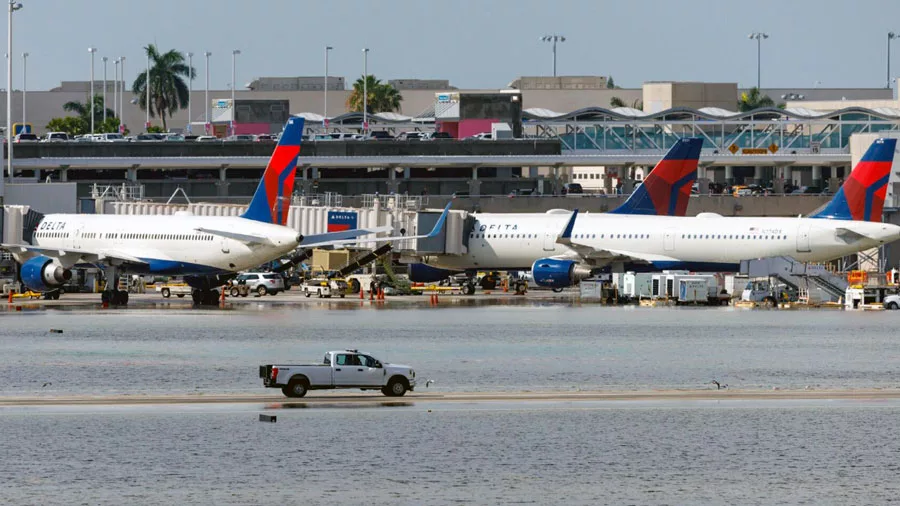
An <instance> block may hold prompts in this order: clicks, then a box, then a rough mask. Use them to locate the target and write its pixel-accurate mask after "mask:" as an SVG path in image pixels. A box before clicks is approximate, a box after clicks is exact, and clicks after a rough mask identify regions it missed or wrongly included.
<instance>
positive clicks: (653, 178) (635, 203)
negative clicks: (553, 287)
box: [409, 137, 703, 283]
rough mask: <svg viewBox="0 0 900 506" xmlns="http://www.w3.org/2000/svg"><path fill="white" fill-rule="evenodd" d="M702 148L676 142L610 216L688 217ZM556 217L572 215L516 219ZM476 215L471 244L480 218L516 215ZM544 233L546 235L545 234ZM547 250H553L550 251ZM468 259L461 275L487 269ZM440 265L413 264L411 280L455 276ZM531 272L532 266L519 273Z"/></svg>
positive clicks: (689, 140)
mask: <svg viewBox="0 0 900 506" xmlns="http://www.w3.org/2000/svg"><path fill="white" fill-rule="evenodd" d="M702 147H703V139H702V138H700V137H685V138H683V139H679V140H678V141H676V142H675V144H674V145H672V147H671V148H670V149H669V151H668V152H666V154H665V155H664V156H663V157H662V159H661V160H660V161H659V162H658V163H657V164H656V166H655V167H653V170H651V171H650V173H649V174H648V175H647V177H645V178H644V181H643V183H642V184H641V186H640V187H638V188H637V189H636V190H635V191H634V192H633V193H632V194H631V196H630V197H629V198H628V200H626V201H625V202H624V203H623V204H622V205H620V206H619V207H617V208H615V209H613V210H612V211H609V214H621V215H657V216H685V215H686V214H687V207H688V201H689V199H690V196H691V189H692V187H693V184H694V181H696V180H697V165H698V162H699V161H700V149H701V148H702ZM554 214H561V215H565V216H569V214H570V213H569V211H566V210H561V209H556V210H551V211H548V212H547V213H529V214H520V215H515V216H517V217H521V218H517V219H522V220H526V222H528V223H531V222H532V221H534V222H540V223H543V222H545V221H546V222H548V223H555V222H558V221H560V218H559V217H558V216H557V217H548V216H550V215H554ZM473 216H474V217H475V219H476V226H475V228H474V229H473V231H472V232H471V233H470V234H469V236H470V241H471V240H472V239H475V238H476V237H475V236H476V235H478V236H479V238H480V236H481V235H482V234H481V232H483V231H484V230H479V224H480V223H481V222H480V221H477V220H481V217H484V219H486V220H489V221H490V220H493V219H494V217H497V218H498V219H504V218H507V217H510V216H514V215H511V214H496V215H495V214H474V215H473ZM548 220H549V221H548ZM539 226H543V225H539ZM550 228H551V229H553V230H558V229H555V228H554V227H553V226H551V227H550ZM485 230H488V229H485ZM541 233H542V234H543V232H541ZM489 235H490V234H489ZM518 235H521V234H518ZM556 235H557V234H556V233H554V234H553V236H552V238H553V239H554V240H555V238H556ZM548 237H550V236H548ZM520 238H521V237H520ZM470 248H471V246H470ZM542 251H544V250H543V249H542V250H541V252H537V253H536V254H537V256H535V257H534V258H533V259H532V260H531V261H529V262H527V264H528V265H531V263H532V262H533V261H534V260H537V259H538V258H540V257H541V256H542V255H544V253H542ZM546 251H554V250H553V249H550V250H546ZM429 258H434V257H429ZM466 258H467V257H462V258H457V259H454V261H453V266H454V267H453V270H454V271H456V272H458V271H460V270H469V271H473V270H480V269H484V268H486V267H484V266H483V265H481V264H482V262H481V261H480V260H479V259H478V258H477V257H476V256H473V257H472V258H471V261H469V262H468V263H467V261H466ZM448 261H449V260H448ZM516 262H520V260H518V259H517V260H516ZM438 263H443V264H446V263H447V262H446V261H444V260H442V259H441V260H437V263H434V264H431V262H425V263H412V264H410V265H409V276H410V280H411V281H416V282H425V283H428V282H434V281H440V280H443V279H446V278H448V277H449V276H450V275H452V274H453V272H451V271H450V270H447V269H441V268H436V266H437V265H438ZM500 263H505V262H500ZM523 265H524V264H523ZM529 269H530V267H528V268H521V269H516V270H529Z"/></svg>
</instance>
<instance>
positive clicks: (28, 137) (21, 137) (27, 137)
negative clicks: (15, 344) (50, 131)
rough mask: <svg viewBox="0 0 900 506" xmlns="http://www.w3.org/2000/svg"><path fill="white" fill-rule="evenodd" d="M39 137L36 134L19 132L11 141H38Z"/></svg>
mask: <svg viewBox="0 0 900 506" xmlns="http://www.w3.org/2000/svg"><path fill="white" fill-rule="evenodd" d="M39 141H40V138H38V136H37V135H36V134H30V133H20V134H16V136H15V137H14V138H13V142H39Z"/></svg>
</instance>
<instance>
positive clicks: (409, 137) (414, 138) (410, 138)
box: [397, 132, 424, 141]
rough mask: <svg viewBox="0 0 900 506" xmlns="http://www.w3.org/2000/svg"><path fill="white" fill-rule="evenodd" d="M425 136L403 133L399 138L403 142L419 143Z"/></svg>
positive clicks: (419, 133) (417, 133)
mask: <svg viewBox="0 0 900 506" xmlns="http://www.w3.org/2000/svg"><path fill="white" fill-rule="evenodd" d="M423 135H424V134H423V133H422V132H403V133H401V134H400V135H399V136H398V137H397V138H398V139H400V140H403V141H418V140H421V139H422V136H423Z"/></svg>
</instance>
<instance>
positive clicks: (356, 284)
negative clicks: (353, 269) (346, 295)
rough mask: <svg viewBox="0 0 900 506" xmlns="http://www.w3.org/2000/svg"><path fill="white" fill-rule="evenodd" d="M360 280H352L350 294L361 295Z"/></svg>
mask: <svg viewBox="0 0 900 506" xmlns="http://www.w3.org/2000/svg"><path fill="white" fill-rule="evenodd" d="M360 288H361V287H360V285H359V280H358V279H356V278H350V293H359V290H360Z"/></svg>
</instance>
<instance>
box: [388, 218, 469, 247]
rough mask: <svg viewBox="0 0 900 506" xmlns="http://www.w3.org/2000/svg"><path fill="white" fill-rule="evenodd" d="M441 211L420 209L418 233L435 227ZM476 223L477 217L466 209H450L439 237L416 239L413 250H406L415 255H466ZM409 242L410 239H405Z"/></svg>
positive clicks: (417, 225)
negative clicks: (470, 235)
mask: <svg viewBox="0 0 900 506" xmlns="http://www.w3.org/2000/svg"><path fill="white" fill-rule="evenodd" d="M440 215H441V213H440V212H437V211H434V212H432V211H419V212H418V213H416V219H415V223H416V230H417V233H418V234H424V233H427V231H429V230H431V229H432V228H434V225H435V223H437V220H438V218H440ZM474 223H475V217H474V216H471V215H469V213H468V212H466V211H450V213H449V214H448V215H447V221H446V223H445V224H444V228H443V229H442V230H441V232H440V234H438V235H437V237H430V238H422V239H416V240H415V241H414V243H413V244H412V251H404V253H410V254H414V255H465V254H466V253H467V252H468V251H469V234H470V232H471V230H472V226H473V225H474ZM404 242H408V241H404Z"/></svg>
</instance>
